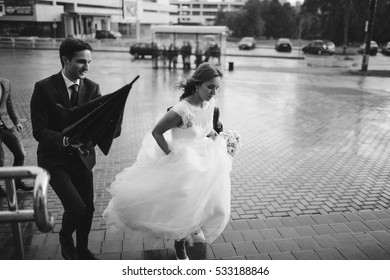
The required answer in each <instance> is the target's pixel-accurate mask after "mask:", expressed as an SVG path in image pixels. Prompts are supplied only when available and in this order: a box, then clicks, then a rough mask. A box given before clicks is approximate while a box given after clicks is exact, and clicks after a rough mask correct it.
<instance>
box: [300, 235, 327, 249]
mask: <svg viewBox="0 0 390 280" xmlns="http://www.w3.org/2000/svg"><path fill="white" fill-rule="evenodd" d="M294 240H295V242H296V243H297V244H298V246H299V247H300V248H301V249H302V250H310V249H317V248H318V249H319V248H321V246H320V245H319V244H318V243H317V242H316V241H315V240H314V238H313V237H311V236H307V237H297V238H294Z"/></svg>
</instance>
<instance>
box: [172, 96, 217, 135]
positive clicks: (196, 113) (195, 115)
mask: <svg viewBox="0 0 390 280" xmlns="http://www.w3.org/2000/svg"><path fill="white" fill-rule="evenodd" d="M214 106H215V100H214V99H213V98H212V99H211V100H210V101H209V102H205V104H204V106H203V108H199V107H196V106H194V105H191V104H190V103H189V102H188V101H187V100H186V99H183V100H181V101H179V102H178V103H176V105H175V106H173V107H172V109H171V110H173V111H175V112H176V113H177V114H179V115H180V117H181V118H182V120H183V123H182V124H181V125H180V126H179V127H175V128H173V129H172V139H183V138H184V139H198V138H204V137H206V136H207V135H208V134H209V133H210V132H211V131H212V129H213V112H214Z"/></svg>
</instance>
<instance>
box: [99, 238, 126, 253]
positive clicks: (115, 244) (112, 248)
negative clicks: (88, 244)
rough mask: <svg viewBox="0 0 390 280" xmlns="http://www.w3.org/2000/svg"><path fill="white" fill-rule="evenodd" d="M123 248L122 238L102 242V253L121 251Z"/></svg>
mask: <svg viewBox="0 0 390 280" xmlns="http://www.w3.org/2000/svg"><path fill="white" fill-rule="evenodd" d="M122 249H123V241H122V240H109V241H103V242H102V254H106V253H121V252H122Z"/></svg>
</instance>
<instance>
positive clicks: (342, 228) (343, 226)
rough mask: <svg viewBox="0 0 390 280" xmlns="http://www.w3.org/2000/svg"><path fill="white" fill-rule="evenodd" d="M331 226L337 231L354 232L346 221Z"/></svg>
mask: <svg viewBox="0 0 390 280" xmlns="http://www.w3.org/2000/svg"><path fill="white" fill-rule="evenodd" d="M330 226H331V227H332V229H333V230H334V231H335V232H336V233H349V232H352V230H351V229H350V228H349V227H348V226H347V225H346V224H344V223H337V224H330Z"/></svg>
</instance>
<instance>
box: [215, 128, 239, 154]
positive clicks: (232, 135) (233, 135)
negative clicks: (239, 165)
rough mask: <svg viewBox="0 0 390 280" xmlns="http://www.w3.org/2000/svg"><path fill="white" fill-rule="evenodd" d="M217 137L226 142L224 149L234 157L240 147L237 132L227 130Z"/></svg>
mask: <svg viewBox="0 0 390 280" xmlns="http://www.w3.org/2000/svg"><path fill="white" fill-rule="evenodd" d="M219 135H220V136H222V137H223V138H224V139H225V140H226V149H227V152H228V154H229V155H230V156H232V157H234V156H235V155H236V154H237V153H238V151H239V149H240V147H241V139H240V135H239V134H238V132H237V131H236V130H227V131H222V132H221V133H220V134H219Z"/></svg>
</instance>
